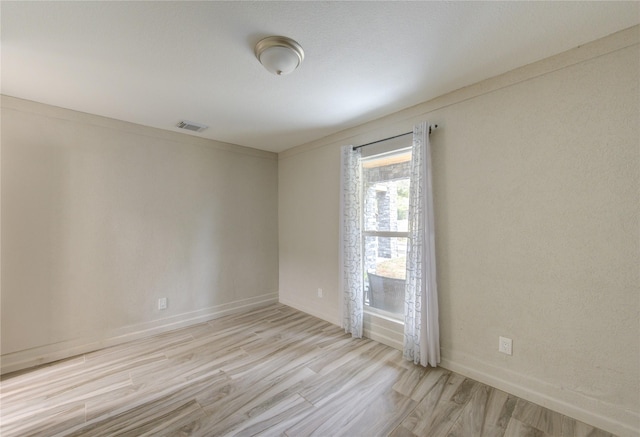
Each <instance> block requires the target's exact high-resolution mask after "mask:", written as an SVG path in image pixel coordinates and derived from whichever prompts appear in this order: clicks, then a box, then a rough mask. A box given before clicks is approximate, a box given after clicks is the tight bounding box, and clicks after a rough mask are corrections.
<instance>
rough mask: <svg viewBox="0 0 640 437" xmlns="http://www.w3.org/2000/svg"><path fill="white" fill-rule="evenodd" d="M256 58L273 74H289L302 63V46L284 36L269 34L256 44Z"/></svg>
mask: <svg viewBox="0 0 640 437" xmlns="http://www.w3.org/2000/svg"><path fill="white" fill-rule="evenodd" d="M255 52H256V58H258V60H259V61H260V63H261V64H262V65H264V68H266V69H267V70H269V71H270V72H271V73H273V74H277V75H278V76H282V75H284V74H289V73H291V72H292V71H293V70H295V69H296V68H298V67H299V66H300V64H302V60H303V59H304V50H302V46H301V45H300V44H298V43H297V42H295V41H294V40H292V39H291V38H287V37H286V36H269V37H267V38H265V39H263V40H260V41H258V44H256V50H255Z"/></svg>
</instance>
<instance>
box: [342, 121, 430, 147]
mask: <svg viewBox="0 0 640 437" xmlns="http://www.w3.org/2000/svg"><path fill="white" fill-rule="evenodd" d="M433 128H434V129H437V128H438V125H437V124H434V125H433ZM412 133H413V131H411V132H405V133H403V134H400V135H396V136H393V137H389V138H384V139H382V140H378V141H372V142H370V143H367V144H361V145H359V146H353V150H358V149H359V148H360V147H366V146H370V145H372V144H378V143H381V142H383V141H389V140H392V139H394V138H400V137H404V136H405V135H409V134H412ZM429 135H431V126H429Z"/></svg>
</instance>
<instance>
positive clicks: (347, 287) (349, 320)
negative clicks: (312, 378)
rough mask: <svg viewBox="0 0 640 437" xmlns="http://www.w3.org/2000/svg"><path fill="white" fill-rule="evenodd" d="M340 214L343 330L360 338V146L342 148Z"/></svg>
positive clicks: (361, 305)
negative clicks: (355, 148)
mask: <svg viewBox="0 0 640 437" xmlns="http://www.w3.org/2000/svg"><path fill="white" fill-rule="evenodd" d="M341 167H342V174H341V181H340V186H341V197H340V213H341V217H342V225H341V226H340V231H341V232H340V234H341V235H340V237H341V242H342V244H341V253H340V255H341V256H340V258H341V261H342V262H341V263H340V265H341V267H342V272H341V273H342V274H341V282H342V292H343V302H342V305H343V308H342V310H343V311H342V312H343V325H344V330H345V332H347V333H350V334H351V335H352V336H353V337H356V338H361V337H362V318H363V312H364V311H363V310H364V308H363V306H364V295H363V283H362V279H363V272H362V219H361V217H362V215H361V209H362V203H361V197H362V185H361V179H362V178H361V165H360V149H357V150H353V147H352V146H344V147H343V148H342V166H341Z"/></svg>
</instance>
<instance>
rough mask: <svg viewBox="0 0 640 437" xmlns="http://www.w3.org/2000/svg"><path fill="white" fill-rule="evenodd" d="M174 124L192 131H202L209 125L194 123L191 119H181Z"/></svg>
mask: <svg viewBox="0 0 640 437" xmlns="http://www.w3.org/2000/svg"><path fill="white" fill-rule="evenodd" d="M176 126H178V127H179V128H180V129H186V130H190V131H193V132H202V131H203V130H205V129H206V128H208V127H209V126H205V125H204V124H200V123H194V122H192V121H187V120H182V121H181V122H180V123H178V124H177V125H176Z"/></svg>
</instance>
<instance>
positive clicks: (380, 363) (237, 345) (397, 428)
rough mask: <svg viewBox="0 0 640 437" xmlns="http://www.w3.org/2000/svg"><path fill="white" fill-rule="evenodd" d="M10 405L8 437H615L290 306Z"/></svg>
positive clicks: (242, 318)
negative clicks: (415, 360)
mask: <svg viewBox="0 0 640 437" xmlns="http://www.w3.org/2000/svg"><path fill="white" fill-rule="evenodd" d="M0 402H1V404H0V408H1V417H0V418H1V428H0V431H1V432H0V434H1V435H2V436H3V437H10V436H36V435H37V436H80V435H86V436H114V435H124V436H147V435H149V436H151V435H152V436H165V435H166V436H187V435H193V436H223V435H241V436H253V435H264V436H289V437H293V436H308V435H316V436H352V437H354V436H366V437H369V436H396V437H403V436H429V437H438V436H451V437H454V436H463V437H467V436H470V437H475V436H478V437H484V436H486V437H494V436H495V437H497V436H522V437H524V436H536V437H545V436H563V437H586V436H591V437H596V436H611V434H608V433H605V432H602V431H600V430H597V429H594V428H592V427H590V426H588V425H586V424H584V423H581V422H578V421H575V420H573V419H570V418H568V417H565V416H563V415H561V414H558V413H555V412H552V411H550V410H547V409H545V408H542V407H539V406H537V405H534V404H532V403H529V402H527V401H524V400H522V399H518V398H516V397H514V396H511V395H508V394H507V393H504V392H502V391H500V390H496V389H493V388H491V387H488V386H486V385H484V384H481V383H479V382H476V381H473V380H471V379H468V378H465V377H463V376H461V375H458V374H456V373H453V372H449V371H447V370H444V369H442V368H436V369H426V368H422V367H418V366H414V365H413V364H412V363H410V362H407V361H404V360H403V359H402V356H401V353H400V352H399V351H397V350H395V349H392V348H390V347H387V346H384V345H382V344H379V343H377V342H375V341H372V340H368V339H361V340H355V339H352V338H350V337H349V336H347V335H345V334H344V332H343V331H342V330H341V329H340V328H338V327H336V326H333V325H331V324H329V323H327V322H324V321H322V320H320V319H317V318H314V317H312V316H309V315H307V314H304V313H301V312H299V311H296V310H294V309H291V308H289V307H286V306H284V305H272V306H269V307H266V308H262V309H259V310H255V311H252V312H250V313H245V314H242V315H234V316H228V317H224V318H221V319H216V320H212V321H210V322H208V323H203V324H200V325H197V326H193V327H189V328H185V329H180V330H177V331H172V332H170V333H166V334H163V335H159V336H156V337H153V338H148V339H144V340H139V341H134V342H130V343H127V344H124V345H120V346H116V347H112V348H108V349H103V350H100V351H96V352H92V353H89V354H86V355H82V356H78V357H75V358H71V359H68V360H64V361H61V362H57V363H54V364H51V365H47V366H43V367H40V368H37V369H34V370H30V371H23V372H17V373H14V374H10V375H6V376H4V377H3V378H2V381H1V383H0Z"/></svg>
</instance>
